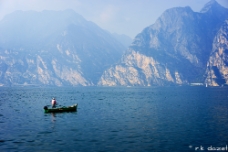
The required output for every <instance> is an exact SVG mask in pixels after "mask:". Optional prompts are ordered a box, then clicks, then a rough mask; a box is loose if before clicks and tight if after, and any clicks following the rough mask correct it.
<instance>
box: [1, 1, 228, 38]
mask: <svg viewBox="0 0 228 152" xmlns="http://www.w3.org/2000/svg"><path fill="white" fill-rule="evenodd" d="M207 2H209V0H0V19H2V18H3V17H4V15H6V14H9V13H11V12H13V11H16V10H24V11H26V10H35V11H42V10H64V9H73V10H75V11H76V12H77V13H79V14H81V15H82V16H83V17H84V18H85V19H86V20H89V21H93V22H95V23H96V24H97V25H99V26H100V27H101V28H103V29H105V30H108V31H110V32H112V33H114V32H115V33H118V34H125V35H128V36H130V37H131V38H134V37H135V36H136V35H137V34H138V33H140V32H141V31H142V30H143V29H144V28H145V27H147V26H149V25H151V24H153V23H154V22H155V21H156V19H157V18H158V17H159V16H160V15H161V14H162V13H163V12H164V11H165V10H166V9H168V8H172V7H176V6H190V7H191V8H192V10H193V11H195V12H199V11H200V10H201V8H202V7H203V6H204V4H206V3H207ZM217 2H218V3H220V4H221V5H223V6H224V7H226V8H228V0H217Z"/></svg>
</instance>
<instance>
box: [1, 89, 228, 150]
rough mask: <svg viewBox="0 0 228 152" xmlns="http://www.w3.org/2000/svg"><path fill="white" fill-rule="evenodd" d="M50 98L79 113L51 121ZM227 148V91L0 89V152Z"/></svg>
mask: <svg viewBox="0 0 228 152" xmlns="http://www.w3.org/2000/svg"><path fill="white" fill-rule="evenodd" d="M52 97H56V99H57V102H58V103H59V104H61V105H65V106H68V105H72V104H75V103H78V110H77V112H66V113H56V114H49V113H47V114H46V113H44V111H43V106H45V105H48V104H50V100H51V98H52ZM227 145H228V88H227V87H222V88H210V87H208V88H205V87H145V88H143V87H130V88H125V87H116V88H115V87H72V88H70V87H69V88H67V87H60V88H35V87H34V88H32V87H21V88H19V87H18V88H5V87H2V88H0V151H3V152H4V151H6V152H8V151H77V152H81V151H82V152H84V151H95V152H97V151H107V152H112V151H115V152H116V151H120V152H134V151H136V152H139V151H140V152H141V151H143V152H146V151H156V152H159V151H161V152H166V151H167V152H170V151H176V152H179V151H180V152H182V151H183V152H186V151H212V149H213V148H216V147H219V148H223V151H228V150H226V147H227Z"/></svg>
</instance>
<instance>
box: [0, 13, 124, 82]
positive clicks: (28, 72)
mask: <svg viewBox="0 0 228 152" xmlns="http://www.w3.org/2000/svg"><path fill="white" fill-rule="evenodd" d="M125 49H126V48H125V47H124V46H123V45H122V44H121V43H120V42H118V41H117V40H116V39H115V38H114V37H113V36H112V35H111V34H109V33H108V32H106V31H104V30H103V29H101V28H100V27H98V26H97V25H96V24H94V23H92V22H90V21H87V20H85V19H84V18H83V17H82V16H81V15H79V14H77V13H75V12H74V11H72V10H65V11H42V12H35V11H25V12H24V11H16V12H14V13H12V14H9V15H7V16H6V17H5V18H4V19H3V20H1V21H0V59H1V60H0V85H3V86H14V85H53V86H65V85H70V86H72V85H73V86H91V85H95V84H97V82H98V80H99V78H100V76H101V75H102V73H103V71H104V70H105V69H107V67H110V65H112V64H114V63H116V62H117V61H118V60H119V59H120V58H121V55H122V54H123V51H124V50H125Z"/></svg>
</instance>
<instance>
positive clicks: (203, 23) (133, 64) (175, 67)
mask: <svg viewBox="0 0 228 152" xmlns="http://www.w3.org/2000/svg"><path fill="white" fill-rule="evenodd" d="M227 18H228V10H227V9H225V8H223V7H222V6H220V5H219V4H218V3H217V2H216V1H214V0H213V1H210V2H209V3H208V4H206V5H205V7H204V8H203V9H202V11H201V12H200V13H196V12H193V11H192V10H191V8H190V7H184V8H182V7H178V8H172V9H168V10H167V11H165V12H164V13H163V14H162V15H161V17H160V18H158V20H157V21H156V22H155V23H154V24H153V25H151V26H149V27H147V28H145V29H144V30H143V31H142V33H140V34H138V35H137V36H136V38H135V39H134V41H133V43H132V45H131V46H130V47H129V49H128V51H127V52H126V53H125V55H124V56H122V60H121V62H120V63H119V64H116V65H113V66H112V67H111V68H110V69H108V70H106V71H105V72H104V73H103V75H102V77H101V79H100V81H99V83H98V84H99V85H107V86H115V85H125V86H126V85H141V86H153V85H159V86H161V85H185V84H189V83H194V82H200V83H203V82H204V80H205V77H204V74H205V71H206V68H207V66H206V65H207V61H208V59H209V56H210V52H211V50H212V42H213V38H214V36H215V34H216V32H217V31H218V29H219V27H220V26H221V25H222V22H223V21H224V20H225V19H227Z"/></svg>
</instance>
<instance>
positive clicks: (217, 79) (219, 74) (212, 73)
mask: <svg viewBox="0 0 228 152" xmlns="http://www.w3.org/2000/svg"><path fill="white" fill-rule="evenodd" d="M206 76H207V77H206V80H205V83H206V84H208V85H210V86H222V85H228V20H226V21H225V22H224V24H223V25H222V26H221V28H220V29H219V31H218V33H217V34H216V36H215V38H214V41H213V48H212V52H211V56H210V58H209V61H208V63H207V70H206Z"/></svg>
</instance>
